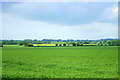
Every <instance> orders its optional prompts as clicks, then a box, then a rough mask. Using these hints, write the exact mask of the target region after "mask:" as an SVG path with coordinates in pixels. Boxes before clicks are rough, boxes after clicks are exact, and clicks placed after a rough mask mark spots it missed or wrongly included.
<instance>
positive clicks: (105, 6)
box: [0, 2, 118, 39]
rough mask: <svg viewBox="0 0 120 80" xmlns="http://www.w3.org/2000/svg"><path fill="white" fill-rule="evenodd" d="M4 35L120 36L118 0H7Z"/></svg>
mask: <svg viewBox="0 0 120 80" xmlns="http://www.w3.org/2000/svg"><path fill="white" fill-rule="evenodd" d="M0 14H2V23H3V29H2V38H3V39H101V38H117V37H118V23H117V21H118V19H117V18H118V16H117V15H118V3H117V2H16V3H15V2H4V3H2V12H0Z"/></svg>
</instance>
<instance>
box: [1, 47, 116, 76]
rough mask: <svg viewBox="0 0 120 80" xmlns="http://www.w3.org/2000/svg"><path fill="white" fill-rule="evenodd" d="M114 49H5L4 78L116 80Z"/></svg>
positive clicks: (3, 60)
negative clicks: (108, 79)
mask: <svg viewBox="0 0 120 80" xmlns="http://www.w3.org/2000/svg"><path fill="white" fill-rule="evenodd" d="M117 51H118V47H117V46H80V47H24V46H22V47H20V46H12V47H11V46H7V45H6V46H4V47H3V54H2V55H3V57H2V63H3V68H2V71H3V73H2V77H3V78H117V77H118V75H117V74H118V70H117V69H118V59H117V58H118V53H117Z"/></svg>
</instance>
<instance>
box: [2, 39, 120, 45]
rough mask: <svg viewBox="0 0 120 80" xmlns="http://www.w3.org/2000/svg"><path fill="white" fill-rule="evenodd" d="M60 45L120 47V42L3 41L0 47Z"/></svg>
mask: <svg viewBox="0 0 120 80" xmlns="http://www.w3.org/2000/svg"><path fill="white" fill-rule="evenodd" d="M51 43H52V44H56V45H57V44H59V43H62V44H63V46H66V45H72V46H120V40H101V41H91V40H88V41H77V42H75V41H71V42H69V41H64V42H50V41H41V40H20V41H16V40H3V41H0V46H3V45H24V46H29V45H31V44H51Z"/></svg>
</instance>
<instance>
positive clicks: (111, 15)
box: [103, 6, 118, 19]
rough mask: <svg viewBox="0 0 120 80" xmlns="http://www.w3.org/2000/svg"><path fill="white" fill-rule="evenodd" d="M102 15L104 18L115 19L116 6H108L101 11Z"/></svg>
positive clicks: (116, 15) (116, 14) (116, 13)
mask: <svg viewBox="0 0 120 80" xmlns="http://www.w3.org/2000/svg"><path fill="white" fill-rule="evenodd" d="M103 17H104V18H106V19H117V18H118V6H114V7H109V8H107V9H106V10H105V12H104V13H103Z"/></svg>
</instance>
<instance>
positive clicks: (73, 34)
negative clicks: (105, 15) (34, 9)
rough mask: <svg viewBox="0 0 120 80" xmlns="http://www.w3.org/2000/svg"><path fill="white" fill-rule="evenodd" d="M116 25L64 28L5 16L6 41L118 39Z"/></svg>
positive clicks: (86, 25) (4, 35)
mask: <svg viewBox="0 0 120 80" xmlns="http://www.w3.org/2000/svg"><path fill="white" fill-rule="evenodd" d="M117 31H118V29H117V25H116V24H111V23H103V22H92V23H90V24H83V25H75V26H62V25H58V24H52V23H48V22H41V21H30V20H24V19H20V18H18V17H13V16H9V15H6V14H4V15H3V38H4V39H25V38H31V39H34V38H36V39H44V38H52V39H100V38H117V35H118V32H117Z"/></svg>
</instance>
